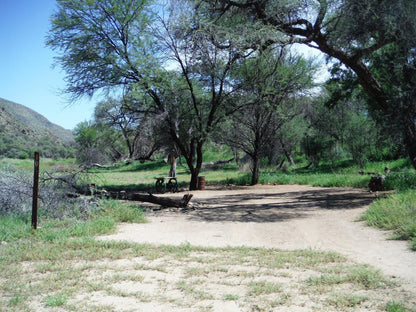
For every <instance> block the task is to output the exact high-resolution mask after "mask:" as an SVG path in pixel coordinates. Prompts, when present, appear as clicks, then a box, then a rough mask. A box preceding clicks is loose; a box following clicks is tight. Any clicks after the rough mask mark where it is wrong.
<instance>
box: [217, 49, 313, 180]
mask: <svg viewBox="0 0 416 312" xmlns="http://www.w3.org/2000/svg"><path fill="white" fill-rule="evenodd" d="M312 73H313V70H312V66H311V64H310V63H308V62H306V61H305V60H304V59H302V58H300V57H293V56H290V55H287V54H286V53H285V50H284V48H281V49H279V50H277V51H276V50H274V49H269V50H266V51H262V53H259V54H258V55H257V56H256V57H251V58H249V59H247V60H246V61H245V62H244V64H243V65H242V66H241V70H240V71H239V72H238V77H236V79H237V80H239V81H241V87H240V97H239V101H241V106H242V107H243V108H242V109H240V110H238V111H237V112H236V113H235V114H234V115H233V117H232V123H231V124H230V128H229V129H228V135H226V136H225V137H224V139H225V141H226V143H228V144H229V145H231V146H233V147H237V148H239V149H241V150H243V151H244V152H245V153H246V154H247V155H249V156H250V158H251V160H252V179H251V184H252V185H254V184H257V183H258V181H259V169H260V160H261V158H262V157H263V156H265V154H266V151H267V147H269V146H270V142H272V141H273V140H274V139H275V137H276V132H277V131H278V130H279V129H280V128H281V127H282V126H283V125H284V124H286V123H287V122H289V121H290V120H292V119H293V118H294V117H295V116H297V115H299V114H300V113H301V110H299V105H298V104H297V101H298V100H297V98H301V95H302V92H304V91H305V90H307V89H308V88H309V87H311V85H312V82H311V81H312Z"/></svg>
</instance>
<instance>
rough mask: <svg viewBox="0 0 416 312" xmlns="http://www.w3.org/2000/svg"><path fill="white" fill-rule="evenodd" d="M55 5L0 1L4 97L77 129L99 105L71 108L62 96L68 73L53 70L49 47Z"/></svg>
mask: <svg viewBox="0 0 416 312" xmlns="http://www.w3.org/2000/svg"><path fill="white" fill-rule="evenodd" d="M55 6H56V1H55V0H0V97H1V98H4V99H6V100H9V101H13V102H16V103H19V104H22V105H25V106H27V107H29V108H31V109H33V110H35V111H36V112H38V113H40V114H42V115H43V116H45V117H46V118H47V119H49V120H50V121H51V122H53V123H55V124H58V125H60V126H62V127H64V128H66V129H73V128H74V127H75V126H76V125H77V124H78V123H79V122H82V121H85V120H89V119H90V118H91V115H92V112H93V110H94V106H95V102H94V101H89V100H88V99H85V100H83V101H81V102H77V103H73V104H71V105H69V104H70V102H69V101H68V97H67V95H62V93H61V90H62V89H63V88H64V87H65V83H64V73H63V72H62V70H61V69H60V68H59V67H55V68H52V65H53V57H54V52H53V51H52V50H51V49H50V48H48V47H46V46H45V37H46V34H47V31H48V29H49V20H50V16H51V15H52V13H53V12H54V10H55Z"/></svg>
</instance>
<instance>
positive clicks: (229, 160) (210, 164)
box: [202, 158, 234, 167]
mask: <svg viewBox="0 0 416 312" xmlns="http://www.w3.org/2000/svg"><path fill="white" fill-rule="evenodd" d="M233 160H234V158H231V159H228V160H217V161H209V162H204V163H202V166H203V167H209V166H217V165H223V164H229V163H230V162H232V161H233Z"/></svg>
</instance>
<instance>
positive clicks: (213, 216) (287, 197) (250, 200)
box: [189, 189, 374, 223]
mask: <svg viewBox="0 0 416 312" xmlns="http://www.w3.org/2000/svg"><path fill="white" fill-rule="evenodd" d="M195 200H196V201H198V202H199V203H201V204H202V205H201V207H199V208H198V209H197V210H196V211H195V212H194V213H192V214H190V215H189V219H190V220H194V221H206V222H259V223H266V222H281V221H286V220H290V219H298V218H305V217H308V216H310V214H311V213H312V212H313V211H317V210H320V209H325V210H345V209H348V210H350V209H357V208H361V207H364V206H367V205H369V204H370V203H371V202H372V201H373V200H374V195H372V194H370V193H365V192H357V191H354V190H351V191H349V190H345V189H316V190H310V191H302V192H286V193H278V192H276V193H271V192H269V193H263V194H258V193H250V191H249V190H248V192H246V193H244V194H233V195H226V196H219V197H217V198H209V199H201V200H198V199H197V198H196V199H195Z"/></svg>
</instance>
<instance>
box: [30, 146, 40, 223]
mask: <svg viewBox="0 0 416 312" xmlns="http://www.w3.org/2000/svg"><path fill="white" fill-rule="evenodd" d="M38 196H39V152H35V168H34V173H33V201H32V227H33V228H34V229H35V230H36V229H37V227H38Z"/></svg>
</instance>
